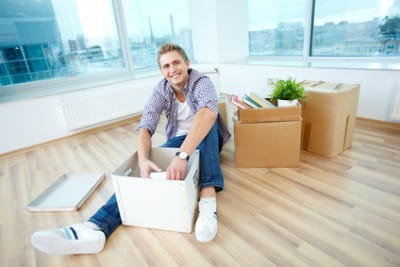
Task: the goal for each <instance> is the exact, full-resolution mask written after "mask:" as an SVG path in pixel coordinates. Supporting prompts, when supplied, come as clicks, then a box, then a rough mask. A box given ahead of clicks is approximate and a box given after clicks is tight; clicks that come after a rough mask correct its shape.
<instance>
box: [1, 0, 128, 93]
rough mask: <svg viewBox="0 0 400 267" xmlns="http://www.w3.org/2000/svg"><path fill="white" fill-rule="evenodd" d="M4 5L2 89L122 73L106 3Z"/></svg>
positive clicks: (73, 1)
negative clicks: (101, 74)
mask: <svg viewBox="0 0 400 267" xmlns="http://www.w3.org/2000/svg"><path fill="white" fill-rule="evenodd" d="M6 2H7V3H4V2H2V4H1V8H0V10H1V11H0V37H1V38H0V84H1V85H2V86H4V85H13V84H20V83H27V82H33V81H38V80H45V79H52V78H58V77H69V76H76V75H81V74H89V73H101V72H107V71H111V70H112V71H115V70H122V69H124V61H123V57H122V53H121V47H120V42H119V37H118V34H117V28H116V24H115V20H114V16H113V10H112V6H111V1H108V0H90V1H89V0H87V1H77V0H71V1H62V0H53V1H51V0H42V1H6ZM94 6H96V8H95V9H94V8H93V7H94Z"/></svg>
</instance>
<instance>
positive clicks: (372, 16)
mask: <svg viewBox="0 0 400 267" xmlns="http://www.w3.org/2000/svg"><path fill="white" fill-rule="evenodd" d="M248 3H249V54H250V55H254V56H260V55H268V56H302V55H305V56H307V57H308V56H315V57H398V56H400V0H354V1H348V0H337V1H331V0H295V1H294V0H293V1H288V0H282V1H263V0H249V2H248ZM311 6H313V7H314V8H311ZM306 7H310V8H308V9H307V8H306ZM308 22H310V23H308ZM303 41H304V44H306V45H305V46H304V45H303ZM308 44H310V45H308Z"/></svg>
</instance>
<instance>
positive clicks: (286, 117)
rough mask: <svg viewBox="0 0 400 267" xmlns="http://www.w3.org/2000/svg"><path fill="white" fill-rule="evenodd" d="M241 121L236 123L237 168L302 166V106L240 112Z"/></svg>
mask: <svg viewBox="0 0 400 267" xmlns="http://www.w3.org/2000/svg"><path fill="white" fill-rule="evenodd" d="M238 117H239V120H238V121H235V122H234V133H235V134H234V136H235V163H236V167H239V168H261V167H265V168H277V167H294V166H298V165H299V163H300V138H301V106H296V107H282V108H279V107H277V108H266V109H250V110H239V113H238Z"/></svg>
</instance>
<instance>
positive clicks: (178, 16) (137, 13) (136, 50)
mask: <svg viewBox="0 0 400 267" xmlns="http://www.w3.org/2000/svg"><path fill="white" fill-rule="evenodd" d="M122 6H123V10H124V16H125V21H126V25H127V32H128V41H129V47H130V49H131V51H132V60H133V67H134V69H135V70H143V69H151V68H157V51H158V48H159V47H160V45H162V44H164V43H166V42H171V43H176V44H179V45H180V46H182V47H183V48H184V49H185V52H186V53H187V55H188V57H189V58H190V59H193V48H192V32H191V27H190V18H189V1H188V0H172V1H164V0H153V1H148V0H123V1H122Z"/></svg>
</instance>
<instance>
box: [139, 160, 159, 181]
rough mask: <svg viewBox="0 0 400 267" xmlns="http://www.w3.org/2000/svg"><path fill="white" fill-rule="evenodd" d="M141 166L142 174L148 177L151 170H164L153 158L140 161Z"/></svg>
mask: <svg viewBox="0 0 400 267" xmlns="http://www.w3.org/2000/svg"><path fill="white" fill-rule="evenodd" d="M139 168H140V176H141V177H146V178H150V172H151V171H153V170H154V171H157V172H160V171H162V169H161V168H160V167H158V166H157V165H156V164H155V163H154V162H152V161H151V160H143V161H142V162H140V163H139Z"/></svg>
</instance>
